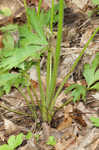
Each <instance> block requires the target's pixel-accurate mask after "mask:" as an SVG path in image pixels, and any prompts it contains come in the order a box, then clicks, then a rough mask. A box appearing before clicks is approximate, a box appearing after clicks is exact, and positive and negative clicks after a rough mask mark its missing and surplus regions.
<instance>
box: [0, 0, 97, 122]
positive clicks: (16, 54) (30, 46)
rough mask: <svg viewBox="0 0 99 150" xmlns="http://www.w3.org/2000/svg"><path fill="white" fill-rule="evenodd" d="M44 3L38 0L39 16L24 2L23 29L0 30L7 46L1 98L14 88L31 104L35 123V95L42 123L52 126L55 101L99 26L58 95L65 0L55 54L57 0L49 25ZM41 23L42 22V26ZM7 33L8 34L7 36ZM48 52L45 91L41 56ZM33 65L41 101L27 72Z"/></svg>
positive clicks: (1, 61) (1, 62)
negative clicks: (46, 27) (46, 28)
mask: <svg viewBox="0 0 99 150" xmlns="http://www.w3.org/2000/svg"><path fill="white" fill-rule="evenodd" d="M41 4H42V0H39V4H38V12H37V13H36V12H35V10H32V11H31V10H30V9H28V7H27V4H26V0H24V7H25V10H26V16H27V24H25V25H24V26H22V27H20V26H17V25H8V26H7V27H3V28H1V30H2V32H4V35H5V37H6V38H5V39H4V40H3V44H4V46H5V47H4V48H3V51H0V79H1V80H0V95H1V94H2V93H3V92H4V91H5V92H6V93H8V92H9V91H10V89H11V87H12V86H15V87H16V88H17V89H18V90H19V92H20V93H21V94H22V96H23V97H24V99H25V102H26V104H27V105H28V107H29V109H30V111H31V112H32V115H31V116H32V117H33V119H35V120H36V119H37V117H38V115H37V112H36V104H35V101H34V97H33V96H32V92H33V95H34V96H35V98H36V102H37V105H38V106H39V109H40V112H41V116H42V120H43V122H48V123H50V122H51V120H52V118H53V115H54V112H55V111H54V106H55V102H56V100H57V97H58V95H59V94H60V92H61V90H62V87H63V86H64V84H65V83H66V81H67V80H68V78H69V77H70V74H71V73H72V72H73V70H74V69H75V67H76V66H77V64H78V62H79V60H80V59H81V57H82V56H83V54H84V52H85V50H86V49H87V47H88V45H89V43H90V42H91V41H92V39H93V38H94V36H95V35H96V33H97V32H98V31H99V27H98V28H97V29H96V30H95V31H94V33H93V34H92V36H91V37H90V39H89V40H88V42H87V43H86V45H85V46H84V48H83V49H82V51H81V53H80V55H79V56H78V58H77V59H76V61H75V62H74V64H73V66H72V68H71V70H70V72H69V73H68V74H67V75H66V77H65V78H64V80H63V81H62V83H61V85H60V87H59V88H58V90H57V92H55V88H56V79H57V72H58V66H59V60H60V49H61V40H62V26H63V10H64V0H59V15H58V34H57V41H56V47H55V51H54V53H53V51H52V48H51V44H50V43H51V38H52V37H51V36H52V35H53V22H54V12H55V5H54V0H52V7H51V11H50V14H51V16H50V23H49V24H48V22H46V21H47V20H48V16H49V14H47V17H46V15H44V14H43V12H42V11H41ZM42 20H43V21H42ZM39 21H41V22H42V23H41V24H40V23H39ZM45 22H46V24H47V25H49V28H50V29H49V30H50V31H51V35H50V36H49V38H48V41H47V40H46V36H45V34H44V32H43V27H42V26H43V25H44V23H45ZM17 30H18V31H19V41H18V43H17V44H16V45H15V46H14V44H15V42H14V40H13V38H12V32H13V31H14V32H15V31H17ZM33 31H35V32H33ZM5 32H7V34H6V33H5ZM45 50H46V51H47V52H48V53H47V65H46V66H47V70H46V72H47V75H46V91H44V89H43V86H42V80H41V70H40V56H41V55H42V54H43V53H44V52H45ZM52 59H53V61H52ZM33 65H35V66H36V70H37V76H38V84H39V89H40V98H39V97H38V95H37V93H36V89H35V88H34V87H33V85H32V83H31V82H30V77H29V75H28V70H29V69H30V68H31V67H32V66H33ZM13 68H18V69H19V72H18V73H16V74H13V73H11V69H13ZM24 68H25V69H24ZM27 81H28V82H27ZM20 84H21V86H20ZM24 86H25V87H26V88H27V92H28V95H29V97H30V100H31V103H30V101H29V100H28V98H27V97H26V95H25V94H24V93H23V92H22V89H21V87H24ZM30 88H31V89H30ZM0 106H2V105H1V104H0ZM2 107H4V108H6V109H7V110H8V111H13V112H15V113H18V114H22V115H28V114H24V113H22V112H16V111H14V110H11V109H9V108H7V107H5V106H2Z"/></svg>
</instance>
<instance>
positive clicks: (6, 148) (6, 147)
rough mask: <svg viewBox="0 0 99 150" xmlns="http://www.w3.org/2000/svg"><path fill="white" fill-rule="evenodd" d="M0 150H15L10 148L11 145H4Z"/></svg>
mask: <svg viewBox="0 0 99 150" xmlns="http://www.w3.org/2000/svg"><path fill="white" fill-rule="evenodd" d="M0 150H14V149H12V148H11V147H9V145H7V144H4V145H2V146H0Z"/></svg>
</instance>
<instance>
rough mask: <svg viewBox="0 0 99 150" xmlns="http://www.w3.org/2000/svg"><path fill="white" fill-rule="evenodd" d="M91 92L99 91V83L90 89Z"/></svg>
mask: <svg viewBox="0 0 99 150" xmlns="http://www.w3.org/2000/svg"><path fill="white" fill-rule="evenodd" d="M89 89H90V90H97V91H99V82H98V83H96V84H95V85H93V86H92V87H90V88H89Z"/></svg>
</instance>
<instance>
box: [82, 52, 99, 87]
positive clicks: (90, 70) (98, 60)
mask: <svg viewBox="0 0 99 150" xmlns="http://www.w3.org/2000/svg"><path fill="white" fill-rule="evenodd" d="M98 66H99V55H96V57H95V59H94V60H93V61H92V64H91V65H89V64H85V65H84V72H83V75H84V77H85V79H86V82H87V84H88V88H89V87H90V86H91V85H92V84H94V82H96V81H97V80H99V70H96V69H97V68H98Z"/></svg>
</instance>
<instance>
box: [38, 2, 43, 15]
mask: <svg viewBox="0 0 99 150" xmlns="http://www.w3.org/2000/svg"><path fill="white" fill-rule="evenodd" d="M41 5H42V0H39V3H38V12H37V14H38V16H39V14H40V9H41Z"/></svg>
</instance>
